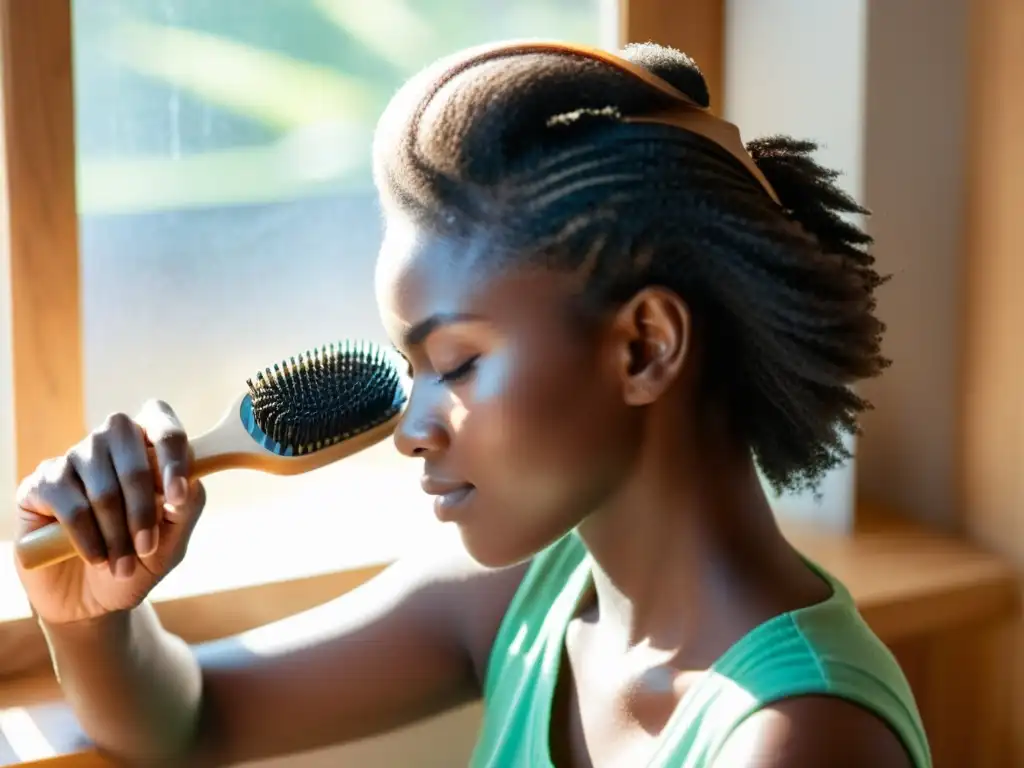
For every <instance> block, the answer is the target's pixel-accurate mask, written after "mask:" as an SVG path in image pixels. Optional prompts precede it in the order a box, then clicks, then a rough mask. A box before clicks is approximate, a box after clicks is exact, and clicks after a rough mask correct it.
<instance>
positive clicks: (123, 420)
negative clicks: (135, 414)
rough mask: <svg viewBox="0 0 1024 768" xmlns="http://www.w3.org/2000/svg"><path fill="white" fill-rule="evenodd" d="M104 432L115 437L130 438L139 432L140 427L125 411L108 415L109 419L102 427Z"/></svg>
mask: <svg viewBox="0 0 1024 768" xmlns="http://www.w3.org/2000/svg"><path fill="white" fill-rule="evenodd" d="M101 432H102V433H103V434H109V435H111V436H113V437H116V438H119V439H124V438H126V437H128V438H130V437H132V436H134V435H135V434H136V433H137V432H138V427H137V426H136V424H135V421H134V420H133V419H132V418H131V416H128V415H127V414H125V413H112V414H110V415H109V416H107V420H106V421H105V422H104V423H103V427H102V429H101Z"/></svg>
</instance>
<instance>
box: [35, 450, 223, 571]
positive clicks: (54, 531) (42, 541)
mask: <svg viewBox="0 0 1024 768" xmlns="http://www.w3.org/2000/svg"><path fill="white" fill-rule="evenodd" d="M224 447H225V446H224V439H223V435H222V434H220V433H218V432H217V431H216V430H215V431H213V432H208V433H207V434H205V435H202V436H200V437H198V438H196V439H195V440H192V441H191V442H190V443H189V448H190V449H191V453H192V463H191V469H192V471H191V472H190V473H189V476H190V477H191V478H192V479H194V480H195V479H199V478H201V477H205V476H206V475H210V474H213V473H214V472H219V471H221V470H222V469H228V468H230V466H229V465H230V464H231V462H230V460H229V459H230V456H231V454H230V453H225V452H224ZM149 466H150V467H151V468H152V469H153V482H154V483H155V484H156V492H157V494H158V495H162V494H163V491H164V489H163V478H162V476H161V474H160V470H159V464H158V463H157V458H156V454H155V453H154V452H153V449H152V448H150V449H149ZM16 549H17V552H18V559H19V560H21V564H22V566H23V567H24V568H26V569H27V570H33V569H35V568H45V567H46V566H49V565H56V564H57V563H62V562H64V561H65V560H70V559H71V558H73V557H76V556H77V555H78V550H76V549H75V545H74V543H73V542H72V541H71V536H70V535H69V534H68V531H67V528H65V527H64V526H63V525H61V524H60V523H56V522H54V523H50V524H49V525H44V526H43V527H42V528H36V529H35V530H34V531H31V532H30V533H27V534H26V535H25V536H23V537H22V538H21V539H20V540H19V541H18V542H17V544H16Z"/></svg>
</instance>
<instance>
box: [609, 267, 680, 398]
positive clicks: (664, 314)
mask: <svg viewBox="0 0 1024 768" xmlns="http://www.w3.org/2000/svg"><path fill="white" fill-rule="evenodd" d="M616 324H617V325H619V327H620V331H621V332H622V336H621V338H622V339H623V340H624V341H625V345H624V350H623V358H624V362H625V365H624V366H623V369H622V375H623V394H624V396H625V399H626V402H627V403H628V404H629V405H649V404H650V403H653V402H654V401H656V400H657V399H658V398H659V397H661V396H662V395H663V394H664V393H665V392H666V391H667V390H668V389H669V388H671V387H672V385H673V384H674V383H675V381H676V380H677V379H678V378H679V376H680V373H681V372H682V370H683V368H684V366H685V365H686V363H687V362H688V355H687V353H688V351H689V347H690V340H691V339H690V335H691V324H690V311H689V307H687V306H686V304H685V302H683V300H682V299H681V298H680V297H679V296H678V295H677V294H675V293H674V292H672V291H669V290H666V289H664V288H659V287H651V288H644V289H643V290H641V291H639V292H638V293H637V294H636V295H635V296H633V298H632V299H630V300H629V301H628V302H627V303H626V304H625V305H623V307H622V308H621V310H620V312H619V313H618V317H617V323H616Z"/></svg>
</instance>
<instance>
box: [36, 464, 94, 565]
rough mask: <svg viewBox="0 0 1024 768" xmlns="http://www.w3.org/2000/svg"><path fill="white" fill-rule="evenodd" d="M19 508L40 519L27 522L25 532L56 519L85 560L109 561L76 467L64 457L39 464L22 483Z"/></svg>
mask: <svg viewBox="0 0 1024 768" xmlns="http://www.w3.org/2000/svg"><path fill="white" fill-rule="evenodd" d="M18 509H20V510H22V511H23V512H27V513H29V514H30V515H36V516H38V519H37V520H31V521H27V524H26V526H25V530H23V531H22V532H21V533H22V534H24V533H27V532H28V531H29V530H34V529H35V528H40V527H42V525H45V524H48V523H50V522H52V521H51V520H49V519H48V518H54V519H55V520H56V521H57V522H58V523H59V524H60V525H61V526H62V527H63V528H64V530H65V531H67V534H68V536H69V537H70V539H71V543H72V544H73V545H74V547H75V549H76V550H77V551H78V554H79V555H81V556H82V559H83V560H85V561H87V562H89V563H93V564H96V565H99V564H102V563H105V562H106V561H107V547H106V543H105V541H104V539H103V534H102V533H101V532H100V529H99V525H98V524H97V522H96V517H95V515H94V514H93V510H92V506H91V505H90V504H89V499H88V497H87V496H86V494H85V489H84V487H83V486H82V483H81V481H80V479H79V478H78V475H77V474H76V472H75V469H74V467H73V466H71V463H70V462H68V460H67V459H66V458H65V457H63V456H62V457H60V458H59V459H52V460H50V461H48V462H46V463H45V464H43V465H40V468H39V469H38V470H36V473H35V475H34V476H33V477H32V478H29V479H28V480H27V481H26V482H25V483H23V484H22V487H21V488H20V489H19V492H18ZM37 523H38V525H37Z"/></svg>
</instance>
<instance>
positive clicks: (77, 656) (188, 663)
mask: <svg viewBox="0 0 1024 768" xmlns="http://www.w3.org/2000/svg"><path fill="white" fill-rule="evenodd" d="M43 631H44V632H45V634H46V637H47V641H48V642H49V645H50V653H51V656H52V658H53V662H54V667H55V669H56V672H57V676H58V679H59V680H60V685H61V689H62V690H63V692H64V696H65V698H66V699H67V701H68V703H69V704H70V705H71V707H72V708H73V709H74V712H75V715H76V716H77V718H78V720H79V722H80V723H81V725H82V727H83V729H84V730H85V732H86V734H87V735H88V736H89V738H90V739H92V740H93V741H94V742H95V743H96V745H97V746H98V747H100V748H101V749H103V750H105V751H108V752H110V753H111V754H112V755H114V756H118V757H123V758H125V759H127V760H130V761H132V762H133V763H137V762H145V763H154V764H156V763H160V762H162V761H164V760H174V759H176V758H178V757H181V756H184V754H185V753H187V752H188V751H189V750H190V749H191V747H192V746H193V745H194V744H195V743H196V742H197V739H198V730H199V725H200V710H201V703H202V674H201V672H200V668H199V664H198V662H197V661H196V659H195V658H194V656H193V654H192V652H191V650H190V649H189V647H188V646H187V645H186V644H185V643H184V641H182V640H181V639H180V638H177V637H175V636H173V635H171V634H170V633H168V632H166V631H165V630H164V629H163V627H162V626H161V625H160V621H159V619H158V618H157V616H156V612H155V611H154V610H153V608H152V606H150V605H149V604H148V603H147V604H144V605H143V606H141V607H139V608H136V609H135V610H133V611H131V612H123V613H114V614H110V615H108V616H105V617H103V618H102V619H98V620H95V621H89V622H81V623H76V624H69V625H57V626H49V625H46V624H45V623H44V624H43Z"/></svg>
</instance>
